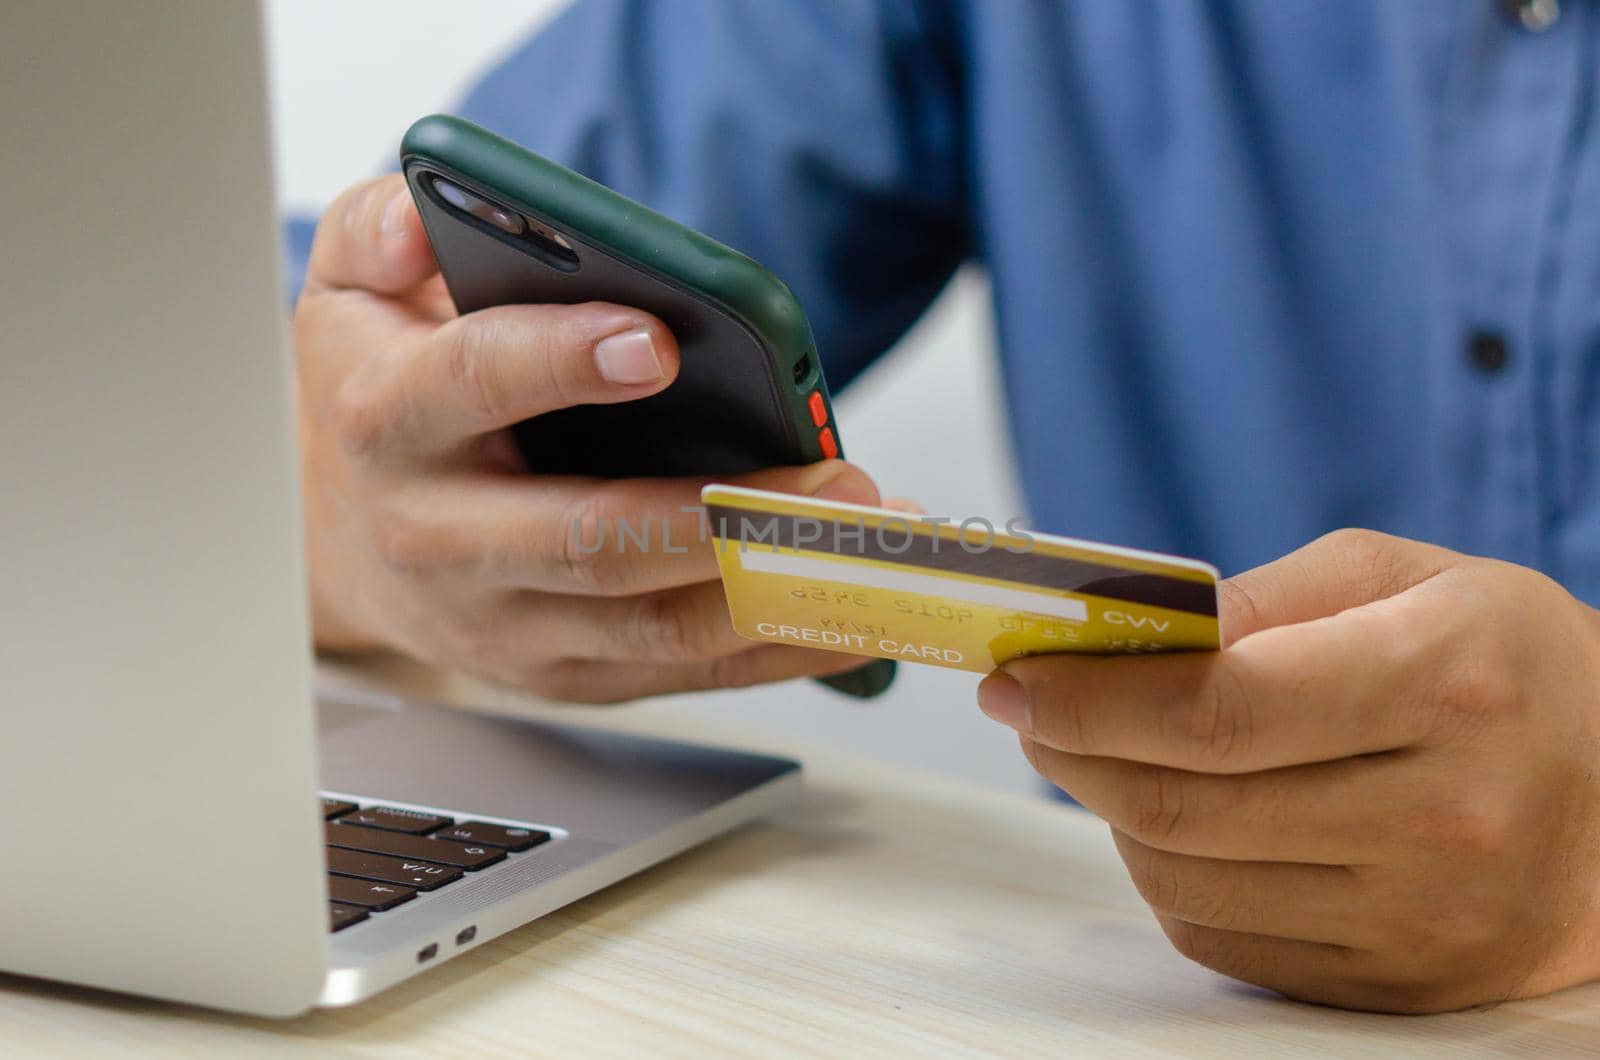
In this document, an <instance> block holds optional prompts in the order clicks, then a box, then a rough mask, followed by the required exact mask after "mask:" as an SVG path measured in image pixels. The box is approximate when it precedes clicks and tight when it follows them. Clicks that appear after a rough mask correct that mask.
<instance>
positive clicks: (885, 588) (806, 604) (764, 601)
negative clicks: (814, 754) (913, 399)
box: [701, 484, 1222, 673]
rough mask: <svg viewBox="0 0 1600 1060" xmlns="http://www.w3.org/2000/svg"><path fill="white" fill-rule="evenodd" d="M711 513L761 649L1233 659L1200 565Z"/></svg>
mask: <svg viewBox="0 0 1600 1060" xmlns="http://www.w3.org/2000/svg"><path fill="white" fill-rule="evenodd" d="M701 501H702V503H703V504H704V505H705V509H706V516H707V519H708V522H709V524H710V531H711V536H712V539H713V544H714V546H715V548H716V550H717V563H718V566H719V568H720V570H721V573H722V584H723V587H724V589H725V591H726V593H727V597H728V608H729V612H730V614H731V616H732V619H733V626H734V629H735V631H737V632H738V633H739V634H740V635H741V636H745V637H748V638H750V639H751V640H758V641H767V642H770V643H776V644H793V645H796V646H799V647H808V648H825V649H829V650H832V651H839V652H846V653H850V654H854V655H870V656H875V657H878V658H884V659H896V660H904V661H907V662H919V663H926V664H929V665H933V666H944V667H949V668H953V669H958V670H971V671H974V672H977V673H988V672H990V671H991V670H993V669H994V668H995V667H996V666H999V665H1001V664H1003V663H1006V662H1009V661H1011V660H1013V659H1018V658H1022V657H1025V656H1030V655H1045V654H1052V653H1057V652H1080V653H1088V654H1098V655H1111V654H1140V653H1152V652H1168V651H1204V650H1216V649H1217V648H1220V647H1221V643H1222V640H1221V629H1220V626H1219V623H1218V618H1217V578H1218V574H1217V570H1216V568H1214V567H1212V566H1211V565H1209V564H1206V563H1202V562H1199V561H1197V560H1191V559H1182V558H1179V557H1176V556H1166V555H1161V554H1159V553H1154V552H1143V551H1138V550H1135V549H1127V548H1120V547H1117V546H1114V545H1104V544H1097V543H1095V542H1090V541H1079V540H1075V539H1073V538H1067V537H1058V536H1055V535H1050V534H1041V533H1034V532H1030V531H1027V530H1025V529H1023V528H1021V527H1019V526H1017V525H1016V522H1015V521H1014V520H1013V521H1011V522H1008V523H1007V524H1005V525H1004V526H996V525H995V524H994V523H992V522H990V521H988V520H985V519H966V520H963V521H961V522H955V521H952V520H949V519H942V518H935V517H931V516H924V515H915V514H910V513H907V512H904V511H896V510H894V509H890V508H873V507H866V506H863V505H857V504H848V503H841V502H834V501H826V500H818V499H816V498H810V497H794V496H789V495H786V494H781V493H771V492H767V491H764V490H754V489H747V488H743V487H737V486H727V485H716V484H713V485H710V486H707V487H705V489H704V490H702V492H701Z"/></svg>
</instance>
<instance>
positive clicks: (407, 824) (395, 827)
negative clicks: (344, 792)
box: [339, 806, 455, 835]
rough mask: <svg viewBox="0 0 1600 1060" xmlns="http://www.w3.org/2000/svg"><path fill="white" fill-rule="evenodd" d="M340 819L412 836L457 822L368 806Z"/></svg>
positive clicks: (435, 815)
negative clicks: (407, 833)
mask: <svg viewBox="0 0 1600 1060" xmlns="http://www.w3.org/2000/svg"><path fill="white" fill-rule="evenodd" d="M339 819H340V820H341V821H343V822H344V823H345V824H359V825H365V826H366V827H368V828H382V829H383V830H384V831H386V832H409V833H411V834H412V835H422V834H423V833H424V832H431V831H433V830H434V829H436V828H443V827H445V826H446V825H452V824H455V821H453V820H451V819H450V818H448V817H440V816H439V815H438V814H434V813H421V812H419V811H417V810H402V809H400V808H398V807H395V806H368V807H367V808H366V809H364V810H356V811H355V812H354V813H347V814H345V815H344V816H343V817H341V818H339Z"/></svg>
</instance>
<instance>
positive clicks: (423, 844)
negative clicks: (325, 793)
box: [322, 821, 506, 872]
mask: <svg viewBox="0 0 1600 1060" xmlns="http://www.w3.org/2000/svg"><path fill="white" fill-rule="evenodd" d="M322 832H323V834H324V835H325V836H326V837H327V841H328V845H329V846H332V847H344V848H345V849H347V850H364V851H367V852H368V853H371V854H393V855H395V856H396V857H402V858H421V859H423V860H424V861H436V862H439V863H440V864H444V865H455V866H456V867H458V868H463V869H466V870H467V871H468V872H475V871H477V870H478V869H481V868H483V867H484V866H486V865H493V864H494V863H495V862H497V861H504V860H505V858H506V852H505V851H504V850H501V849H500V848H499V847H486V846H477V845H476V844H472V845H467V844H463V843H451V842H449V841H447V840H444V839H430V838H427V837H424V836H415V835H405V834H403V833H401V832H383V831H379V830H378V829H376V828H357V827H356V826H354V825H349V824H340V823H338V822H336V821H329V822H328V823H327V824H325V825H323V826H322Z"/></svg>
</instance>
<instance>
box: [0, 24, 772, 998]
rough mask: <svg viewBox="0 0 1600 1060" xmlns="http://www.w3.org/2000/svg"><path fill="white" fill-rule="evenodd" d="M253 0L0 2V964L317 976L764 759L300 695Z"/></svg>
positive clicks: (259, 982) (325, 986) (631, 868)
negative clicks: (2, 814)
mask: <svg viewBox="0 0 1600 1060" xmlns="http://www.w3.org/2000/svg"><path fill="white" fill-rule="evenodd" d="M262 37H263V35H262V27H261V21H260V13H259V12H258V11H257V9H256V7H255V5H254V4H253V3H249V2H241V0H208V2H207V3H203V4H149V5H137V6H135V7H127V8H118V7H115V6H112V7H108V6H106V5H102V4H83V3H60V2H59V0H6V2H5V3H3V4H0V144H3V145H4V147H3V157H4V168H3V173H0V712H3V714H0V716H3V728H0V806H4V807H5V810H6V822H5V823H6V833H7V835H6V850H7V852H8V856H7V857H6V859H5V861H4V863H3V864H0V970H3V971H9V972H13V973H19V974H23V975H28V976H36V977H44V978H48V979H54V980H61V981H65V982H71V983H79V984H87V985H90V986H95V987H104V988H109V989H112V990H118V991H127V992H132V993H137V994H144V995H149V996H153V997H159V998H168V999H171V1000H174V1001H181V1002H189V1003H194V1004H198V1005H204V1006H211V1007H215V1008H221V1009H228V1010H234V1011H239V1012H247V1013H255V1014H260V1015H266V1016H288V1015H292V1014H295V1013H299V1012H302V1011H304V1010H306V1009H307V1008H309V1007H312V1006H316V1005H343V1004H349V1003H351V1002H356V1001H360V1000H361V999H363V998H366V997H369V996H371V995H372V994H374V993H375V992H377V991H379V990H382V989H384V988H385V987H387V986H390V985H391V984H393V983H396V982H398V981H400V980H402V979H405V978H407V977H409V976H412V975H417V974H421V973H426V972H427V971H428V970H429V969H431V968H434V967H437V966H438V965H440V964H442V963H444V962H445V961H448V960H450V959H451V958H452V957H455V956H457V955H458V954H460V953H462V952H464V951H466V950H468V949H471V948H472V947H474V946H480V945H482V944H483V943H484V942H486V941H488V940H489V939H492V938H494V937H495V936H497V935H500V934H502V933H504V932H507V931H510V930H511V929H513V928H515V927H517V926H518V925H520V924H523V923H525V922H527V921H529V920H532V919H534V918H536V917H538V916H541V915H543V914H545V913H547V912H549V911H551V910H553V909H556V908H558V907H560V906H562V905H564V904H565V903H568V902H571V901H573V900H575V899H577V898H581V897H582V896H584V895H586V894H590V893H592V892H594V891H595V890H597V889H599V888H602V887H605V886H607V885H608V884H610V883H613V882H615V881H617V880H619V879H621V878H623V877H625V876H628V875H630V874H632V873H635V872H638V871H639V870H641V869H643V868H645V867H646V866H649V865H651V864H653V863H656V862H659V861H661V860H662V859H664V858H667V857H670V856H671V855H673V854H675V853H677V852H679V851H682V850H684V849H685V848H687V847H690V846H692V845H694V844H696V843H699V842H702V841H704V840H706V839H708V838H710V837H712V836H715V835H717V834H718V833H721V832H724V831H726V830H727V829H729V828H732V827H734V826H736V825H738V824H739V823H741V822H744V821H747V820H749V819H750V818H752V817H755V816H757V815H760V814H763V813H766V812H768V811H770V810H772V809H773V808H774V807H776V806H778V805H780V804H782V803H783V802H785V801H786V800H788V799H790V798H791V797H792V796H793V795H794V794H795V793H796V792H797V790H798V785H799V769H798V767H797V766H796V764H795V763H793V762H789V761H784V760H780V759H774V758H766V757H760V756H754V755H748V754H741V753H734V752H729V751H722V750H716V749H712V748H706V747H698V746H689V745H685V744H677V743H669V742H657V741H652V740H645V739H639V738H633V737H627V736H623V735H617V734H607V733H603V732H595V731H585V730H584V729H582V728H566V727H556V726H549V725H542V724H534V723H530V722H528V721H519V720H513V719H505V718H494V717H487V716H476V715H473V714H469V713H466V712H462V711H459V710H450V709H445V708H433V707H427V706H422V705H413V704H395V703H387V702H366V703H361V702H325V703H323V704H322V705H321V709H320V710H319V709H317V705H316V704H315V703H314V696H313V691H312V689H313V669H312V657H311V652H310V647H309V645H310V640H309V636H308V628H307V602H306V596H305V568H304V564H303V560H302V556H301V543H300V515H299V512H298V493H299V488H298V483H297V466H296V459H295V454H294V446H293V426H292V402H291V379H290V374H291V356H290V353H289V350H288V344H287V323H288V313H287V310H286V308H285V304H284V302H283V299H282V294H281V288H280V280H279V265H280V258H279V248H278V244H277V232H278V225H277V219H276V217H275V210H274V202H273V179H272V176H273V174H272V159H271V154H270V151H269V146H268V140H269V137H268V124H267V116H266V115H267V101H266V95H265V91H264V84H265V76H264V72H263V57H262V51H263V43H262Z"/></svg>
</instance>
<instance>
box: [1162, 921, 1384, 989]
mask: <svg viewBox="0 0 1600 1060" xmlns="http://www.w3.org/2000/svg"><path fill="white" fill-rule="evenodd" d="M1156 920H1157V922H1158V923H1160V925H1161V930H1162V932H1163V933H1165V934H1166V936H1167V940H1168V941H1169V942H1171V943H1172V945H1173V948H1174V949H1176V950H1177V951H1178V952H1179V953H1181V954H1183V955H1184V956H1185V957H1187V958H1189V959H1190V960H1191V961H1194V962H1195V963H1196V964H1200V965H1203V966H1205V967H1207V968H1209V969H1211V970H1212V971H1214V972H1220V973H1221V974H1222V975H1225V976H1228V977H1229V978H1230V979H1238V980H1241V981H1242V982H1246V983H1253V984H1255V985H1256V986H1261V987H1265V988H1266V989H1268V990H1275V991H1277V992H1278V993H1280V994H1285V995H1287V996H1289V997H1293V998H1299V999H1301V1000H1305V1001H1317V1002H1322V1003H1324V1004H1331V1005H1344V1006H1347V1007H1350V1008H1366V1009H1370V1008H1379V1009H1386V1010H1390V1011H1392V1010H1393V1008H1392V1004H1391V1003H1385V1002H1383V1001H1382V1000H1379V999H1380V998H1381V995H1382V993H1383V992H1382V990H1381V988H1379V987H1378V986H1376V984H1375V983H1374V980H1373V970H1374V969H1373V959H1372V957H1371V955H1370V954H1369V953H1367V952H1366V951H1364V950H1356V949H1349V948H1346V947H1343V946H1332V945H1328V944H1327V943H1322V942H1304V941H1301V940H1298V939H1280V938H1273V937H1272V936H1269V935H1256V934H1251V933H1249V932H1243V931H1227V930H1224V929H1222V928H1214V927H1207V926H1205V925H1203V924H1193V923H1190V922H1189V921H1187V920H1180V919H1178V918H1176V917H1170V916H1161V915H1159V914H1158V915H1157V917H1156Z"/></svg>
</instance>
